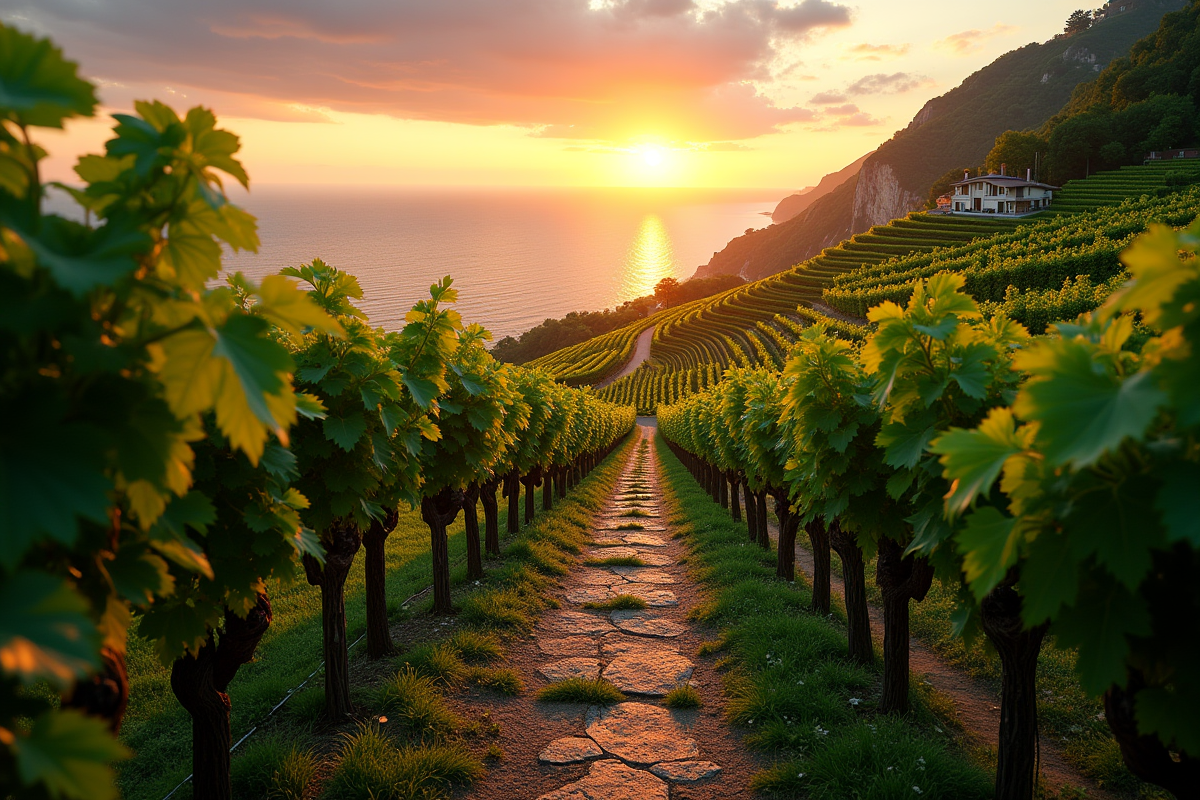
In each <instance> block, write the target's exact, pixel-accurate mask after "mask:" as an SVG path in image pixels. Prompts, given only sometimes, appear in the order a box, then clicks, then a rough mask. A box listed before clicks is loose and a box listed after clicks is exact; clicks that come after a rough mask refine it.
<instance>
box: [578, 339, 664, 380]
mask: <svg viewBox="0 0 1200 800" xmlns="http://www.w3.org/2000/svg"><path fill="white" fill-rule="evenodd" d="M656 327H657V326H656V325H651V326H650V327H649V328H647V329H646V330H644V331H642V332H641V333H640V334H638V338H637V344H636V345H634V347H633V355H632V356H631V357H630V359H629V361H628V362H626V364H625V366H623V367H621V370H620V371H619V372H617V373H615V374H613V375H609V376H608V377H607V378H605V379H604V380H602V381H600V382H599V383H597V384H595V386H593V387H592V388H595V389H603V388H604V387H605V386H608V385H609V384H610V383H616V382H617V381H619V380H621V378H625V377H628V376H629V375H632V374H633V373H634V371H635V370H637V368H638V367H640V366H641V365H642V364H644V363H646V362H647V361H649V360H650V342H651V341H652V340H653V339H654V329H655V328H656Z"/></svg>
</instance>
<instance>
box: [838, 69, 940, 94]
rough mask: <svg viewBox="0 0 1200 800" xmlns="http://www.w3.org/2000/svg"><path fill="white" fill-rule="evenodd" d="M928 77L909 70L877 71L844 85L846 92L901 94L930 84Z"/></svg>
mask: <svg viewBox="0 0 1200 800" xmlns="http://www.w3.org/2000/svg"><path fill="white" fill-rule="evenodd" d="M930 82H931V81H930V80H929V78H927V77H925V76H924V75H916V74H913V73H911V72H893V73H891V74H890V75H889V74H886V73H883V72H878V73H876V74H874V75H864V76H863V77H861V78H859V79H858V80H856V81H855V82H854V83H852V84H850V85H849V86H847V87H846V94H849V95H852V96H853V95H861V94H902V93H904V92H909V91H912V90H913V89H916V88H919V87H921V86H928V85H929V84H930Z"/></svg>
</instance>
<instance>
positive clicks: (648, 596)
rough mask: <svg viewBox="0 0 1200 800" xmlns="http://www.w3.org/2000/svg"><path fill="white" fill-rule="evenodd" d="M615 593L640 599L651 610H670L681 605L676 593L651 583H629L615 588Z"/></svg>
mask: <svg viewBox="0 0 1200 800" xmlns="http://www.w3.org/2000/svg"><path fill="white" fill-rule="evenodd" d="M613 591H614V592H618V591H619V592H620V593H621V594H631V595H633V596H634V597H640V598H641V599H642V600H645V601H646V605H648V606H650V607H651V608H670V607H672V606H677V605H679V598H678V597H676V596H675V593H674V592H672V591H670V590H668V589H663V588H660V587H658V586H655V585H654V584H650V583H627V584H625V585H624V586H618V587H616V588H614V589H613Z"/></svg>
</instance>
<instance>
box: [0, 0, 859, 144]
mask: <svg viewBox="0 0 1200 800" xmlns="http://www.w3.org/2000/svg"><path fill="white" fill-rule="evenodd" d="M0 14H3V16H5V17H6V18H9V19H12V18H14V17H16V16H18V15H24V16H25V17H27V18H28V20H29V23H28V25H26V26H25V27H36V28H38V29H41V30H47V31H49V32H50V33H51V34H52V35H53V36H54V37H55V39H56V40H58V43H59V44H60V45H63V46H64V47H65V48H66V51H67V52H68V53H69V54H70V55H71V56H72V57H73V58H75V59H78V60H79V61H80V62H81V64H82V65H83V69H84V71H85V73H86V74H89V75H96V76H103V77H104V78H105V79H106V80H109V81H112V82H115V83H121V84H125V85H126V86H127V87H132V88H131V89H130V91H140V92H142V96H145V93H146V92H147V90H148V89H156V91H157V93H159V94H161V93H162V91H161V89H160V88H157V87H162V86H166V85H170V86H172V87H175V88H176V89H177V90H179V91H180V93H181V94H186V95H188V98H189V99H188V100H187V101H186V102H189V103H190V102H193V101H195V100H196V99H197V98H200V99H201V101H202V102H210V103H212V104H213V105H214V107H215V110H216V111H217V112H218V113H220V114H230V113H237V114H240V115H244V116H258V117H263V118H270V119H279V118H284V119H292V118H304V119H323V118H325V119H327V118H328V117H327V116H325V115H326V114H327V112H328V113H332V112H357V113H364V114H384V115H389V116H392V117H398V118H404V119H419V120H438V121H445V122H457V123H467V124H473V125H513V126H519V127H525V128H529V129H531V130H535V131H537V132H538V133H539V135H541V136H562V137H564V138H573V139H579V138H591V139H596V140H602V141H613V142H616V141H627V140H628V139H630V138H633V137H637V136H645V135H655V136H659V137H661V138H663V139H665V140H674V141H694V142H703V141H713V142H718V141H732V140H736V139H744V138H752V137H754V136H759V135H762V134H765V133H770V132H772V131H774V130H777V129H779V127H780V126H783V125H787V124H790V123H794V122H805V121H808V120H809V119H810V118H811V115H812V112H811V111H808V110H806V109H801V108H790V109H789V108H777V107H776V106H774V105H773V104H772V103H771V101H770V100H769V99H768V98H766V97H765V96H763V95H762V94H760V93H758V92H756V91H755V90H754V89H753V88H752V85H751V82H759V83H760V84H765V83H769V82H770V80H771V75H770V65H771V63H772V62H773V60H774V59H775V58H776V56H777V51H778V49H780V48H792V49H794V46H795V45H803V43H804V42H805V41H807V40H809V39H811V38H812V37H814V36H816V35H818V34H820V33H821V32H822V31H825V30H829V29H832V28H840V27H845V26H847V25H849V24H850V21H851V17H850V11H849V9H848V7H847V6H844V5H840V4H838V3H837V2H832V1H831V0H801V2H799V3H798V4H795V5H790V6H786V7H785V6H780V5H778V4H777V3H776V2H775V0H736V1H735V2H726V3H723V4H719V5H713V4H710V3H705V4H703V6H700V5H697V4H696V2H694V0H610V1H609V2H596V0H592V2H591V3H589V2H588V0H507V2H504V3H497V2H495V0H457V1H456V2H453V3H451V2H446V0H402V2H395V0H345V1H344V2H342V3H337V4H333V3H324V2H319V0H251V1H249V2H248V0H205V1H204V2H194V1H191V2H189V0H92V1H91V2H88V3H80V2H77V0H0ZM103 97H104V100H105V102H106V103H109V104H110V105H112V104H115V103H114V100H113V98H114V97H116V98H117V99H119V100H122V101H123V99H124V98H123V96H120V97H118V96H117V95H116V94H114V93H113V92H110V91H109V90H108V89H105V90H104V91H103ZM122 104H124V103H122ZM234 109H236V112H235V111H234Z"/></svg>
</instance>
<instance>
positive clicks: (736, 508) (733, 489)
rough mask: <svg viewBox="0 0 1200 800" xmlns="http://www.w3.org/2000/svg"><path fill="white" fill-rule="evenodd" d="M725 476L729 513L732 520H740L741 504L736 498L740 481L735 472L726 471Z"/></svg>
mask: <svg viewBox="0 0 1200 800" xmlns="http://www.w3.org/2000/svg"><path fill="white" fill-rule="evenodd" d="M727 477H728V478H729V515H730V516H731V517H732V518H733V521H734V522H741V521H742V504H741V502H740V501H739V498H738V486H740V485H741V481H740V480H739V478H738V474H737V473H736V472H730V473H728V474H727Z"/></svg>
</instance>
